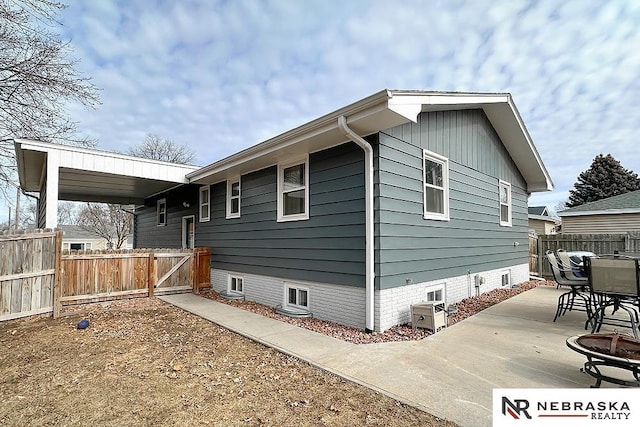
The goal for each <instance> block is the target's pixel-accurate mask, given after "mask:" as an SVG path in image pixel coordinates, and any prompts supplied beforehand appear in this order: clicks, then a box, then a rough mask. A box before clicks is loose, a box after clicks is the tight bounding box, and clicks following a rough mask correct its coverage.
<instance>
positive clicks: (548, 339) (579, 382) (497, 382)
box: [161, 287, 610, 427]
mask: <svg viewBox="0 0 640 427" xmlns="http://www.w3.org/2000/svg"><path fill="white" fill-rule="evenodd" d="M562 292H564V291H563V290H558V289H556V288H553V287H538V288H535V289H532V290H530V291H527V292H524V293H522V294H520V295H517V296H515V297H513V298H511V299H509V300H507V301H504V302H502V303H500V304H497V305H495V306H493V307H490V308H488V309H486V310H484V311H482V312H480V313H478V314H476V315H474V316H472V317H470V318H468V319H466V320H464V321H462V322H460V323H458V324H456V325H453V326H451V327H449V328H446V329H444V330H442V331H441V332H439V333H437V334H435V335H433V336H431V337H429V338H427V339H424V340H421V341H411V342H393V343H382V344H364V345H356V344H350V343H347V342H344V341H341V340H338V339H334V338H331V337H328V336H325V335H321V334H318V333H316V332H312V331H309V330H306V329H302V328H299V327H296V326H293V325H290V324H288V323H284V322H280V321H277V320H273V319H269V318H265V317H263V316H259V315H257V314H254V313H250V312H247V311H244V310H241V309H237V308H234V307H231V306H228V305H226V304H221V303H217V302H215V301H211V300H208V299H205V298H202V297H199V296H197V295H192V294H179V295H167V296H163V297H161V299H163V300H164V301H167V302H169V303H171V304H173V305H176V306H178V307H180V308H182V309H184V310H187V311H189V312H192V313H194V314H196V315H199V316H201V317H203V318H205V319H208V320H210V321H212V322H215V323H217V324H219V325H221V326H224V327H226V328H228V329H230V330H232V331H234V332H237V333H239V334H241V335H244V336H246V337H248V338H251V339H253V340H255V341H258V342H260V343H262V344H264V345H266V346H269V347H273V348H276V349H278V350H279V351H281V352H283V353H286V354H290V355H292V356H295V357H298V358H300V359H302V360H305V361H307V362H309V363H311V364H312V365H315V366H318V367H320V368H322V369H325V370H327V371H330V372H333V373H335V374H337V375H340V376H342V377H344V378H347V379H349V380H352V381H354V382H357V383H359V384H362V385H364V386H366V387H369V388H372V389H374V390H378V391H380V392H382V393H384V394H386V395H388V396H391V397H393V398H395V399H397V400H399V401H402V402H405V403H408V404H410V405H413V406H416V407H419V408H421V409H423V410H425V411H427V412H429V413H431V414H433V415H436V416H438V417H441V418H446V419H449V420H451V421H454V422H456V423H458V424H460V425H461V426H474V427H475V426H490V425H491V423H492V390H493V389H494V388H547V387H549V388H588V387H589V386H590V385H591V384H593V383H594V380H593V378H591V377H590V376H588V375H587V374H584V373H581V372H580V368H581V367H582V365H583V364H584V362H585V360H586V359H585V357H584V356H582V355H579V354H577V353H575V352H573V351H571V350H570V349H568V348H567V346H566V344H565V341H566V339H567V337H570V336H573V335H581V334H584V333H586V332H585V331H584V329H583V325H584V320H585V319H586V315H585V313H581V312H570V313H567V314H566V315H565V316H563V317H560V318H558V320H557V321H556V322H555V323H554V322H553V321H552V320H553V316H554V313H555V309H556V304H557V299H558V295H559V294H560V293H562ZM604 331H605V327H603V330H602V332H604ZM609 331H610V329H609ZM603 386H604V387H607V386H608V385H607V384H606V383H605V384H603Z"/></svg>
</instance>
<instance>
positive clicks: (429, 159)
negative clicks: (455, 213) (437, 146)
mask: <svg viewBox="0 0 640 427" xmlns="http://www.w3.org/2000/svg"><path fill="white" fill-rule="evenodd" d="M423 154H424V156H423V159H422V170H423V181H424V196H423V198H424V200H423V203H424V218H425V219H437V220H441V221H448V220H449V159H447V158H446V157H443V156H441V155H439V154H436V153H432V152H430V151H428V150H424V153H423Z"/></svg>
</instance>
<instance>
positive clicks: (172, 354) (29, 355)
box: [0, 299, 455, 426]
mask: <svg viewBox="0 0 640 427" xmlns="http://www.w3.org/2000/svg"><path fill="white" fill-rule="evenodd" d="M83 318H86V319H88V320H89V321H90V322H91V324H90V326H89V328H88V329H86V330H77V329H76V325H77V323H78V321H79V320H81V319H83ZM0 348H1V352H0V425H15V426H22V425H35V426H38V425H56V426H57V425H61V426H62V425H64V426H76V425H78V426H79V425H82V426H86V425H100V426H102V425H113V426H126V425H153V426H167V425H172V426H173V425H176V426H182V425H186V426H198V425H217V426H244V425H247V426H256V425H266V426H323V425H331V426H342V425H349V426H351V425H379V426H382V425H384V426H417V425H419V426H454V425H455V424H453V423H450V422H447V421H443V420H440V419H437V418H435V417H433V416H431V415H429V414H427V413H425V412H422V411H420V410H418V409H415V408H413V407H410V406H406V405H404V404H401V403H399V402H397V401H394V400H393V399H390V398H388V397H386V396H384V395H381V394H379V393H377V392H374V391H371V390H369V389H367V388H365V387H362V386H359V385H356V384H354V383H351V382H348V381H345V380H343V379H341V378H339V377H337V376H335V375H332V374H330V373H327V372H324V371H322V370H319V369H316V368H313V367H311V366H310V365H308V364H306V363H304V362H302V361H300V360H297V359H295V358H292V357H288V356H286V355H283V354H281V353H278V352H277V351H275V350H272V349H270V348H266V347H264V346H262V345H260V344H257V343H255V342H253V341H250V340H248V339H246V338H243V337H241V336H239V335H236V334H234V333H232V332H229V331H228V330H226V329H224V328H221V327H219V326H217V325H215V324H212V323H210V322H208V321H205V320H203V319H200V318H199V317H196V316H194V315H191V314H188V313H186V312H184V311H182V310H180V309H177V308H174V307H172V306H169V305H168V304H165V303H164V302H162V301H160V300H157V299H137V300H127V301H118V302H111V303H103V304H93V305H87V306H84V307H83V308H82V311H79V312H78V313H77V314H75V315H73V316H70V317H65V318H60V319H56V320H54V319H51V318H42V317H41V318H35V319H26V320H13V321H8V322H2V323H0Z"/></svg>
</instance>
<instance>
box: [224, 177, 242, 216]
mask: <svg viewBox="0 0 640 427" xmlns="http://www.w3.org/2000/svg"><path fill="white" fill-rule="evenodd" d="M239 217H240V179H235V180H229V181H227V218H239Z"/></svg>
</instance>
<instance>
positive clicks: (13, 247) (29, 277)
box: [0, 231, 62, 321]
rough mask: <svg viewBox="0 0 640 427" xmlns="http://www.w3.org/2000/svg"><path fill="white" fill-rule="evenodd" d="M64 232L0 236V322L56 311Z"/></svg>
mask: <svg viewBox="0 0 640 427" xmlns="http://www.w3.org/2000/svg"><path fill="white" fill-rule="evenodd" d="M61 247H62V232H60V231H59V232H53V231H48V232H43V231H39V232H35V233H29V234H13V235H0V321H3V320H10V319H17V318H19V317H25V316H32V315H35V314H42V313H48V312H51V311H53V292H54V287H55V283H56V279H57V274H56V272H57V271H58V265H59V264H58V261H59V259H60V249H61Z"/></svg>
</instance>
